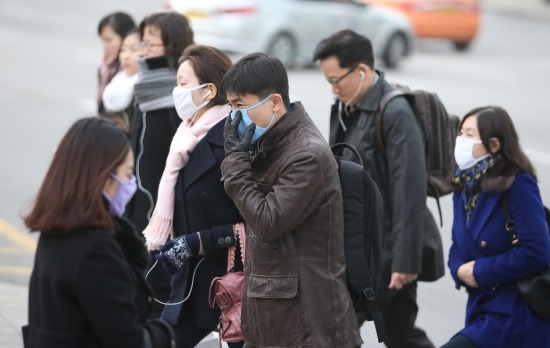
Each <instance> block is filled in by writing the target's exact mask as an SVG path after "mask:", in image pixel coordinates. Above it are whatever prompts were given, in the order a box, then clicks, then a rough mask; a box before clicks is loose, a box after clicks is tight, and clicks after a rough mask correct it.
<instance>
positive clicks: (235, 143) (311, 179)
mask: <svg viewBox="0 0 550 348" xmlns="http://www.w3.org/2000/svg"><path fill="white" fill-rule="evenodd" d="M288 89H289V87H288V76H287V72H286V70H285V68H284V66H283V64H282V63H281V61H280V60H278V59H277V58H275V57H269V56H267V55H265V54H263V53H252V54H249V55H247V56H245V57H243V58H242V59H240V60H239V61H238V62H237V63H235V65H234V66H233V67H232V68H231V69H230V70H229V71H228V72H227V74H225V76H224V78H223V82H222V91H224V92H226V93H227V101H228V103H229V105H230V107H231V110H232V111H231V112H230V116H229V117H227V120H226V124H225V140H224V147H225V159H224V160H223V162H222V165H221V170H222V177H223V182H224V187H225V191H226V192H227V193H228V195H229V196H230V197H231V199H233V201H234V202H235V204H236V206H237V208H238V210H239V211H240V213H241V214H242V216H243V218H244V219H245V221H246V222H247V230H246V236H247V239H246V259H245V263H246V265H245V269H244V272H245V278H246V281H245V289H244V293H243V299H242V313H241V326H242V331H243V335H244V340H245V344H246V346H247V347H340V348H353V347H359V346H360V345H361V343H363V341H362V340H361V336H360V334H359V327H358V325H357V320H356V318H355V313H354V309H353V304H352V301H351V297H350V294H349V292H348V290H347V285H346V260H345V256H344V233H343V229H344V216H343V203H342V192H341V189H340V179H339V176H338V164H337V163H336V160H335V158H334V156H333V154H332V151H331V150H330V147H329V146H328V144H327V142H326V140H325V139H324V138H323V136H322V135H321V132H320V131H319V129H318V128H317V127H316V126H315V124H314V123H313V121H312V120H311V118H310V117H309V116H308V114H307V112H306V111H305V108H304V106H303V105H302V104H301V103H300V102H294V103H290V99H289V95H288Z"/></svg>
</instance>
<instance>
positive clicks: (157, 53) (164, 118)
mask: <svg viewBox="0 0 550 348" xmlns="http://www.w3.org/2000/svg"><path fill="white" fill-rule="evenodd" d="M139 30H140V35H141V40H142V41H141V45H142V49H143V57H138V60H137V63H138V67H139V75H138V79H137V81H136V83H135V85H134V96H135V101H136V104H135V105H136V107H135V114H134V119H133V123H132V127H131V130H130V133H131V134H130V137H131V138H130V139H131V144H132V150H133V151H134V155H135V161H136V167H135V175H136V179H137V183H138V191H137V192H136V194H135V196H134V198H133V199H132V201H131V202H130V204H129V205H128V209H127V212H126V216H127V217H128V218H129V219H130V221H132V223H133V224H134V225H135V226H136V230H137V231H138V232H139V233H142V232H143V230H144V229H145V227H146V226H147V225H148V224H149V220H150V219H151V215H152V213H153V209H154V207H155V204H156V202H157V192H158V189H159V182H160V179H161V177H162V173H163V171H164V166H165V164H166V157H167V156H168V152H169V150H170V143H171V141H172V138H173V136H174V134H175V133H176V130H177V129H178V127H179V125H180V123H181V119H180V117H179V116H178V113H177V111H176V108H175V107H174V98H173V96H172V91H173V89H174V86H175V85H176V72H177V70H178V59H179V58H180V56H181V54H182V52H183V50H184V49H185V48H186V47H188V46H189V45H191V44H193V43H194V42H193V30H192V29H191V26H190V25H189V21H188V20H187V17H185V16H183V15H181V14H179V13H176V12H174V11H170V12H161V13H154V14H151V15H149V16H147V17H145V18H144V19H143V20H142V21H141V23H140V25H139ZM156 254H157V251H154V252H151V260H152V261H154V256H155V255H156ZM147 281H148V282H149V284H150V285H151V286H152V287H153V290H154V291H155V294H156V296H157V298H158V299H161V300H162V301H166V300H167V299H168V296H169V294H170V278H169V277H168V276H167V275H166V273H165V272H164V271H163V270H162V268H161V267H158V268H154V269H153V270H152V271H151V273H150V274H149V275H148V277H147ZM161 311H162V306H161V305H160V304H158V303H156V302H155V303H154V308H153V311H152V312H151V316H152V317H153V318H158V317H159V316H160V312H161Z"/></svg>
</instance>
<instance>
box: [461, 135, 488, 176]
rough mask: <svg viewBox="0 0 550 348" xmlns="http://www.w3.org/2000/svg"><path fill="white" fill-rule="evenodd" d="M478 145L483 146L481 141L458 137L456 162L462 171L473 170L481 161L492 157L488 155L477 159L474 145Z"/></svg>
mask: <svg viewBox="0 0 550 348" xmlns="http://www.w3.org/2000/svg"><path fill="white" fill-rule="evenodd" d="M476 144H481V140H472V139H468V138H464V137H461V136H458V137H456V145H455V161H456V164H458V168H460V169H461V170H465V169H468V168H471V167H473V166H474V165H475V164H476V163H478V162H479V161H481V160H483V159H484V158H487V157H489V156H490V154H486V155H485V156H481V157H479V158H475V157H474V145H476Z"/></svg>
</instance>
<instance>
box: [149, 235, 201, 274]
mask: <svg viewBox="0 0 550 348" xmlns="http://www.w3.org/2000/svg"><path fill="white" fill-rule="evenodd" d="M199 248H200V240H199V237H198V235H197V234H196V233H192V234H188V235H185V236H181V237H178V238H175V239H171V240H169V241H167V242H166V243H164V245H163V246H161V247H160V253H158V254H157V255H155V258H156V259H157V260H158V262H160V264H161V265H162V267H164V269H165V270H166V272H168V274H170V275H172V274H174V273H176V272H177V271H179V270H181V269H182V268H183V266H185V264H186V263H188V262H189V259H190V258H191V257H193V256H194V255H196V254H197V253H198V251H199Z"/></svg>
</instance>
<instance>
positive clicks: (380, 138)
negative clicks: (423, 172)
mask: <svg viewBox="0 0 550 348" xmlns="http://www.w3.org/2000/svg"><path fill="white" fill-rule="evenodd" d="M400 95H402V96H404V95H405V92H403V91H401V90H399V89H393V90H391V91H389V92H388V93H386V94H384V95H383V96H382V98H381V99H380V104H379V105H378V111H377V112H376V116H375V119H374V137H375V139H376V146H377V147H378V151H380V153H382V155H384V157H385V156H386V143H385V139H384V132H383V131H382V115H383V114H384V112H385V111H386V107H387V106H388V104H389V103H390V101H391V100H392V99H393V98H395V97H398V96H400ZM421 131H422V129H421ZM429 185H430V183H429V182H428V186H429ZM428 188H429V189H431V190H432V191H434V192H437V190H434V189H433V188H432V187H428ZM388 192H389V191H388ZM434 198H435V201H436V203H437V211H438V212H439V223H440V226H441V227H443V213H442V212H441V203H440V202H439V197H438V196H437V195H436V196H435V197H434Z"/></svg>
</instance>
